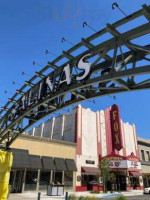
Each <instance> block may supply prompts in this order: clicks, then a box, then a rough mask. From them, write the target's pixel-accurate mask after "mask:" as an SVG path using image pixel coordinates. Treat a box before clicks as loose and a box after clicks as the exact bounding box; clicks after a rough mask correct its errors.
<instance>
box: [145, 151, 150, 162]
mask: <svg viewBox="0 0 150 200" xmlns="http://www.w3.org/2000/svg"><path fill="white" fill-rule="evenodd" d="M146 155H147V161H150V153H149V151H146Z"/></svg>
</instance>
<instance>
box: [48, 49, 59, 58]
mask: <svg viewBox="0 0 150 200" xmlns="http://www.w3.org/2000/svg"><path fill="white" fill-rule="evenodd" d="M45 54H46V55H47V54H51V55H52V56H55V57H58V56H57V55H56V54H54V53H53V52H51V51H49V50H48V49H46V50H45Z"/></svg>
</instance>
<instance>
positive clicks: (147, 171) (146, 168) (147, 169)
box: [142, 165, 150, 174]
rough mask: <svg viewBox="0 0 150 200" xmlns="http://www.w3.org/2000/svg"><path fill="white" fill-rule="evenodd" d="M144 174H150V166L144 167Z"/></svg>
mask: <svg viewBox="0 0 150 200" xmlns="http://www.w3.org/2000/svg"><path fill="white" fill-rule="evenodd" d="M142 173H143V174H150V166H147V165H142Z"/></svg>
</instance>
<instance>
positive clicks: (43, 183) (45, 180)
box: [39, 171, 50, 190]
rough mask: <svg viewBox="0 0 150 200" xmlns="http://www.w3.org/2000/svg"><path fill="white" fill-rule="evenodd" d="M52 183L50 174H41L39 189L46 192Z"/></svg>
mask: <svg viewBox="0 0 150 200" xmlns="http://www.w3.org/2000/svg"><path fill="white" fill-rule="evenodd" d="M49 183H50V172H42V171H41V173H40V183H39V189H40V190H46V189H47V185H48V184H49Z"/></svg>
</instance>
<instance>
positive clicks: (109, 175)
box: [98, 159, 116, 192]
mask: <svg viewBox="0 0 150 200" xmlns="http://www.w3.org/2000/svg"><path fill="white" fill-rule="evenodd" d="M109 162H110V161H109V160H106V159H103V160H102V161H101V162H100V163H99V165H98V167H99V170H100V177H101V178H102V180H103V192H107V181H110V182H112V181H114V180H115V178H116V177H115V174H114V173H113V172H112V171H111V168H110V167H109Z"/></svg>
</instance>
